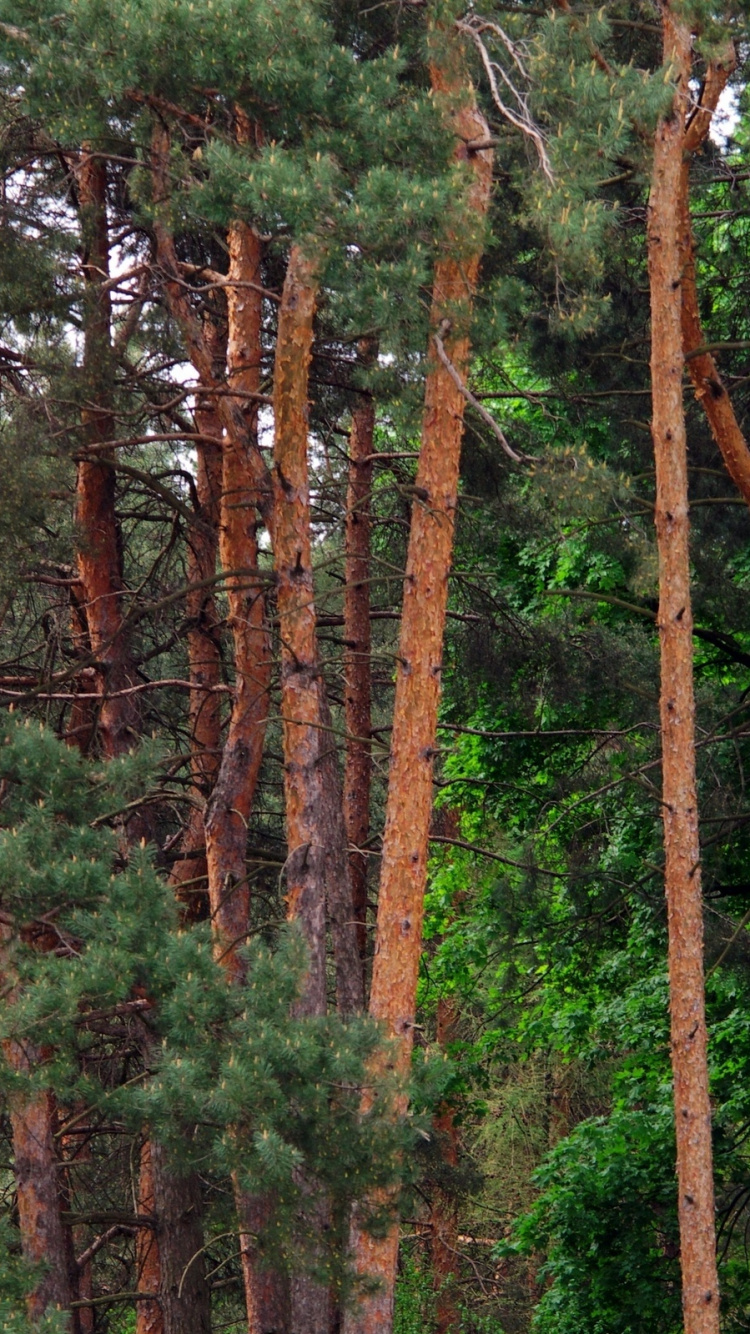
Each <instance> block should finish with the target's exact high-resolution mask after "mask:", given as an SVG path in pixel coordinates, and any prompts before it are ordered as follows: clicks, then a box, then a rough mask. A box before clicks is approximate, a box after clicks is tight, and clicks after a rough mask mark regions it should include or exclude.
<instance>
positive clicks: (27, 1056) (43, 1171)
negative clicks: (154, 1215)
mask: <svg viewBox="0 0 750 1334" xmlns="http://www.w3.org/2000/svg"><path fill="white" fill-rule="evenodd" d="M3 1050H4V1055H5V1059H6V1061H7V1062H8V1065H9V1066H10V1068H11V1070H14V1071H16V1072H17V1073H18V1074H20V1075H23V1076H26V1075H28V1074H30V1073H31V1072H32V1071H33V1070H34V1069H35V1068H36V1067H37V1066H38V1065H39V1064H40V1063H41V1061H42V1053H40V1052H39V1051H37V1050H36V1049H35V1048H33V1047H30V1046H28V1045H26V1044H24V1045H21V1044H20V1043H18V1042H8V1043H5V1044H4V1048H3ZM9 1110H10V1123H11V1131H12V1135H13V1174H14V1177H15V1182H16V1203H17V1208H18V1225H19V1231H20V1234H21V1247H22V1250H23V1255H24V1258H25V1259H26V1260H28V1261H29V1263H30V1264H34V1265H43V1266H45V1270H44V1273H43V1274H42V1276H41V1278H40V1279H38V1280H37V1282H36V1283H35V1284H34V1287H33V1289H32V1290H31V1292H30V1293H29V1295H28V1297H27V1311H28V1315H29V1319H30V1321H32V1323H34V1324H36V1323H37V1322H38V1321H39V1320H41V1318H42V1316H43V1315H44V1314H45V1313H49V1312H50V1311H51V1310H55V1309H58V1310H61V1311H69V1310H70V1303H71V1301H72V1300H73V1284H72V1281H71V1278H72V1276H71V1273H70V1246H69V1239H68V1237H67V1236H66V1230H65V1228H64V1226H63V1222H62V1217H61V1212H60V1203H61V1202H60V1186H61V1181H60V1173H61V1171H62V1168H61V1164H60V1160H59V1157H58V1154H57V1150H56V1146H55V1139H54V1134H55V1128H56V1109H55V1100H54V1095H53V1094H52V1093H51V1091H50V1090H48V1089H42V1090H40V1091H39V1092H38V1093H34V1094H32V1095H31V1096H26V1095H23V1096H11V1098H10V1108H9Z"/></svg>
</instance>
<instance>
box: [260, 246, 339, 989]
mask: <svg viewBox="0 0 750 1334" xmlns="http://www.w3.org/2000/svg"><path fill="white" fill-rule="evenodd" d="M317 292H318V264H317V263H316V261H315V260H313V259H311V258H310V257H308V255H307V254H306V253H305V251H304V250H303V249H302V247H301V246H299V245H294V246H293V247H292V251H291V254H290V256H289V264H288V267H287V272H286V279H285V281H284V291H283V296H282V302H281V307H280V310H279V329H278V335H277V342H276V362H275V372H274V395H273V397H274V422H275V431H274V466H273V524H272V536H273V554H274V564H275V568H276V578H277V602H278V613H279V629H280V636H281V712H282V717H283V726H284V797H285V811H286V831H287V844H288V848H289V856H288V858H287V863H286V901H287V913H288V916H289V918H290V920H291V921H298V922H299V923H300V926H301V928H302V933H303V935H304V937H305V942H306V944H307V951H308V959H307V975H306V978H305V985H304V992H303V995H302V997H301V998H300V1003H299V1011H300V1013H302V1014H325V1012H326V980H325V849H324V847H323V842H322V839H321V824H322V792H321V779H320V753H321V737H320V667H319V663H318V648H317V641H316V633H315V603H314V592H313V575H312V550H311V538H310V496H309V489H308V472H307V419H308V411H307V383H308V368H309V364H310V356H311V349H312V338H313V317H314V314H315V302H316V298H317Z"/></svg>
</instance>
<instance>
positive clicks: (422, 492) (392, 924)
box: [344, 32, 492, 1334]
mask: <svg viewBox="0 0 750 1334" xmlns="http://www.w3.org/2000/svg"><path fill="white" fill-rule="evenodd" d="M434 36H435V35H434V34H433V37H434ZM438 40H439V41H440V51H439V59H440V64H438V63H437V57H436V60H435V62H434V63H433V64H432V66H431V77H432V86H433V89H434V92H435V94H436V96H437V98H438V99H439V100H440V102H441V103H442V105H443V106H444V108H445V115H446V118H447V120H448V122H449V123H450V125H451V127H452V129H453V131H454V132H455V134H456V138H457V140H458V145H457V149H456V156H457V158H458V159H459V160H463V161H466V162H468V164H469V165H470V167H471V169H472V178H471V184H470V186H469V189H468V192H467V197H466V207H465V216H466V219H467V233H468V236H469V238H470V239H469V242H468V244H467V238H466V237H465V236H464V237H461V238H453V244H452V247H451V248H452V249H453V251H454V253H453V254H450V255H448V254H446V255H444V256H443V257H442V258H440V259H439V260H438V262H437V264H436V267H435V276H434V284H433V300H432V312H431V323H432V327H433V329H434V330H436V331H437V330H440V331H441V336H442V334H445V338H446V339H447V343H446V349H447V352H448V356H449V357H450V359H451V360H452V363H453V365H454V367H455V368H456V370H457V371H458V373H459V375H460V376H461V377H462V378H463V377H464V376H465V374H466V368H467V364H468V356H469V336H468V323H469V318H470V312H471V299H472V293H473V290H474V286H475V283H476V279H477V274H478V270H479V263H480V259H481V253H482V243H481V232H482V227H483V223H484V219H485V216H486V213H487V208H488V204H489V197H490V188H491V183H492V153H491V151H490V150H489V149H483V150H481V151H479V152H477V151H474V152H471V151H470V150H468V149H467V148H466V144H467V143H471V142H472V141H479V142H485V141H486V140H487V138H488V128H487V124H486V121H485V119H484V117H483V116H482V114H481V112H480V111H479V109H478V107H477V105H476V100H475V97H474V93H473V89H472V87H471V83H470V80H469V78H468V74H467V73H466V70H465V68H464V64H463V57H462V52H461V49H460V46H459V39H458V37H457V36H456V35H455V34H451V33H448V32H442V33H440V34H438ZM446 325H447V326H448V327H446ZM464 402H465V400H464V397H463V394H462V393H461V391H460V389H459V387H458V386H457V385H456V383H455V382H454V380H453V378H452V377H451V375H450V374H449V372H448V369H447V367H445V366H444V365H443V363H442V362H441V361H440V360H438V358H437V357H436V356H435V354H434V352H433V350H432V348H431V349H430V364H429V369H428V374H427V381H426V385H425V408H424V418H423V426H422V447H421V450H420V456H419V464H418V467H417V478H416V486H415V497H416V498H415V501H414V505H413V508H412V518H411V528H410V533H409V547H408V553H407V562H406V578H405V580H404V601H403V611H402V618H401V634H400V640H399V652H398V675H397V681H396V699H395V705H394V715H393V732H392V739H391V771H390V777H389V783H388V800H387V806H386V820H385V832H384V835H383V855H382V863H381V874H380V894H379V900H378V917H377V932H376V941H375V959H374V964H373V976H372V987H371V991H370V1013H371V1014H372V1015H373V1016H374V1017H375V1018H376V1019H379V1020H381V1021H382V1022H383V1023H384V1025H385V1027H386V1029H387V1031H388V1033H389V1035H391V1036H392V1037H394V1038H395V1039H396V1041H397V1056H396V1058H395V1060H396V1066H397V1069H398V1071H399V1072H400V1073H401V1074H404V1075H405V1074H406V1072H407V1070H408V1067H409V1062H410V1057H411V1050H412V1042H413V1029H414V1018H415V1007H416V992H417V975H418V971H419V958H420V952H421V942H422V917H423V905H424V891H425V882H426V874H427V846H428V837H429V827H430V814H431V810H432V757H433V752H434V746H435V735H436V730H437V711H438V703H439V698H440V672H441V660H442V651H443V631H444V626H445V613H446V605H447V597H448V575H449V572H450V564H451V554H452V547H453V527H454V520H455V511H456V502H457V492H458V466H459V459H460V452H461V437H462V432H463V414H464ZM375 1073H377V1072H375ZM395 1110H396V1112H397V1113H403V1112H404V1111H405V1104H404V1100H403V1099H400V1100H399V1103H398V1106H397V1107H396V1109H395ZM360 1216H361V1214H360V1212H359V1210H356V1211H355V1218H354V1225H353V1231H352V1250H353V1255H354V1262H355V1266H356V1269H357V1271H358V1272H359V1274H360V1275H361V1276H362V1277H363V1278H366V1279H368V1280H370V1281H373V1280H374V1281H376V1282H377V1283H378V1284H379V1286H378V1287H377V1289H376V1290H375V1291H374V1292H373V1293H372V1294H371V1295H365V1296H363V1297H362V1298H361V1300H360V1301H359V1303H358V1304H357V1305H356V1306H353V1307H351V1308H350V1310H349V1311H348V1312H347V1315H346V1319H345V1324H344V1329H345V1331H346V1334H389V1332H390V1330H391V1328H392V1325H393V1300H394V1290H395V1282H396V1266H397V1260H398V1225H397V1223H396V1222H395V1221H394V1222H393V1224H392V1225H391V1227H390V1228H389V1230H388V1232H387V1234H386V1236H385V1237H376V1236H373V1235H372V1234H371V1233H368V1232H367V1231H366V1229H365V1228H364V1227H361V1226H360V1225H359V1221H358V1220H359V1217H360Z"/></svg>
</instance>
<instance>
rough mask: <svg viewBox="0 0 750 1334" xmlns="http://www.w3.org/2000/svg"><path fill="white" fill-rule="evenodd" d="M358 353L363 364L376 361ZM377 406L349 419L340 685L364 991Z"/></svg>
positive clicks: (368, 351) (365, 405) (369, 353)
mask: <svg viewBox="0 0 750 1334" xmlns="http://www.w3.org/2000/svg"><path fill="white" fill-rule="evenodd" d="M374 352H375V349H374V347H372V346H371V345H369V346H366V347H364V348H363V349H362V354H363V355H362V359H363V361H369V360H371V359H372V357H373V356H374ZM374 430H375V404H374V402H373V400H372V398H371V397H370V396H369V395H368V396H367V397H366V398H364V399H363V400H362V402H361V403H359V404H358V405H357V407H356V408H355V410H354V413H353V415H352V427H351V433H350V436H349V484H348V487H347V494H346V536H345V541H346V567H345V577H346V588H345V592H344V645H345V650H344V682H345V702H346V715H345V716H346V733H347V743H346V765H345V768H344V818H345V820H346V836H347V840H348V843H349V871H350V875H351V882H352V911H353V914H354V923H355V930H356V934H357V948H358V950H359V957H360V962H361V966H362V979H363V987H364V983H365V972H366V965H367V861H368V859H367V853H366V852H365V851H364V849H365V846H366V844H367V840H368V838H369V836H370V784H371V778H372V746H371V738H370V728H371V726H372V717H371V681H370V676H371V667H370V641H371V635H370V493H371V490H372V467H373V460H372V453H373V438H374Z"/></svg>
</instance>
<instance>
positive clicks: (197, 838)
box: [170, 325, 226, 917]
mask: <svg viewBox="0 0 750 1334" xmlns="http://www.w3.org/2000/svg"><path fill="white" fill-rule="evenodd" d="M206 337H207V338H208V339H209V340H210V341H211V342H213V343H214V344H215V347H214V354H215V357H219V356H220V357H221V360H222V362H223V361H224V359H225V355H226V353H225V347H224V339H223V338H221V337H220V336H219V334H218V330H217V329H216V326H215V325H214V326H212V328H210V329H207V330H206ZM195 417H196V425H197V427H198V430H199V431H200V432H202V433H203V434H204V435H206V436H212V437H214V438H218V436H219V431H220V427H219V423H218V418H217V416H216V411H215V407H214V404H213V401H212V400H211V398H210V397H208V396H202V397H201V399H200V400H199V402H198V405H197V408H196V414H195ZM195 490H196V495H197V499H198V506H199V518H200V520H201V522H200V524H194V525H192V527H191V528H190V531H189V532H188V534H187V540H188V556H187V578H188V584H189V585H193V587H191V589H190V592H189V593H188V595H187V598H186V600H185V601H186V607H185V610H186V612H187V618H188V624H189V629H188V634H187V651H188V671H189V678H190V682H191V687H192V688H191V691H190V702H189V715H190V772H191V778H192V795H193V798H194V801H195V804H194V805H193V806H192V807H191V808H190V815H189V817H188V821H187V825H186V828H185V831H184V833H183V836H182V839H181V842H180V858H179V860H178V861H176V862H175V864H174V866H173V867H172V873H171V876H170V880H171V883H172V884H173V885H174V886H175V892H176V894H177V897H178V898H179V899H180V900H181V901H182V902H183V903H184V904H185V905H186V911H187V913H188V916H192V917H195V916H199V915H200V909H201V905H202V904H203V903H204V902H205V900H206V897H207V875H208V870H207V865H206V836H205V831H204V828H203V818H204V809H203V808H204V805H205V803H206V801H207V800H208V799H209V797H210V795H211V792H212V791H213V787H214V783H215V782H216V775H217V773H218V770H219V762H220V759H221V702H220V695H219V693H218V689H217V688H218V686H219V685H220V683H221V632H220V627H219V619H218V613H217V610H216V602H215V599H214V595H213V592H212V589H211V586H210V584H208V583H207V581H208V580H210V579H212V578H213V577H214V575H215V573H216V553H217V545H218V527H219V499H220V495H221V448H220V446H218V445H212V444H210V443H208V442H207V441H206V442H203V441H201V442H199V443H198V444H197V446H196V472H195Z"/></svg>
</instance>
